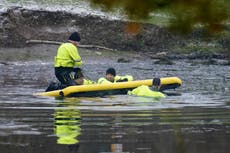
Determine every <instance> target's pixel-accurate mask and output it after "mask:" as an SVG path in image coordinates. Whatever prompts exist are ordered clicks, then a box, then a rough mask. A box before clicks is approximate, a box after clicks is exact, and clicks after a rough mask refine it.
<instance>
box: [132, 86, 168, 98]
mask: <svg viewBox="0 0 230 153" xmlns="http://www.w3.org/2000/svg"><path fill="white" fill-rule="evenodd" d="M128 95H135V96H143V97H153V98H164V97H165V95H164V94H163V93H162V92H159V91H152V90H151V89H150V88H149V87H148V86H146V85H142V86H139V87H137V88H135V89H133V90H132V91H129V92H128Z"/></svg>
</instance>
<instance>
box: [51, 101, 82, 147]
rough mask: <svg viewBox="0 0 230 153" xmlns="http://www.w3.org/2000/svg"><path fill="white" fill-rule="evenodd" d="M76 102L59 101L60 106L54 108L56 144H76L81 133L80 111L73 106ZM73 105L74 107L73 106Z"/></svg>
mask: <svg viewBox="0 0 230 153" xmlns="http://www.w3.org/2000/svg"><path fill="white" fill-rule="evenodd" d="M75 104H76V102H74V103H71V102H68V103H65V102H62V103H59V106H60V108H56V109H55V110H54V118H55V123H54V124H55V126H54V127H55V129H54V132H55V134H56V136H57V137H58V139H57V143H58V144H66V145H70V144H77V143H79V141H78V139H77V137H78V136H79V135H80V134H81V128H80V125H81V121H80V120H81V112H80V111H79V110H78V109H76V107H74V105H75ZM73 107H74V108H73Z"/></svg>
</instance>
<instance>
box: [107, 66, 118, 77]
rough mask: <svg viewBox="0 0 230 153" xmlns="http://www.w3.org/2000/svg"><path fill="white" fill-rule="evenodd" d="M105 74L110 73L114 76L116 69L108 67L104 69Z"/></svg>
mask: <svg viewBox="0 0 230 153" xmlns="http://www.w3.org/2000/svg"><path fill="white" fill-rule="evenodd" d="M107 74H112V75H113V76H116V70H115V69H114V68H108V69H107V70H106V75H107Z"/></svg>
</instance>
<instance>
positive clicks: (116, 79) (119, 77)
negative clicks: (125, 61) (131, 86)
mask: <svg viewBox="0 0 230 153" xmlns="http://www.w3.org/2000/svg"><path fill="white" fill-rule="evenodd" d="M123 79H128V81H133V76H132V75H125V76H119V75H116V76H115V78H114V80H115V82H116V81H118V80H123Z"/></svg>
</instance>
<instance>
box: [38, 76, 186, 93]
mask: <svg viewBox="0 0 230 153" xmlns="http://www.w3.org/2000/svg"><path fill="white" fill-rule="evenodd" d="M160 84H161V87H160V91H163V90H168V89H175V88H178V87H179V86H181V85H182V81H181V79H180V78H178V77H165V78H160ZM141 85H147V86H152V85H153V79H148V80H135V81H129V82H117V83H111V84H92V85H77V86H69V87H66V88H64V89H62V90H55V91H49V92H41V93H35V94H34V95H35V96H51V97H92V96H104V95H114V94H127V92H128V91H129V90H132V89H134V88H136V87H139V86H141Z"/></svg>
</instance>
